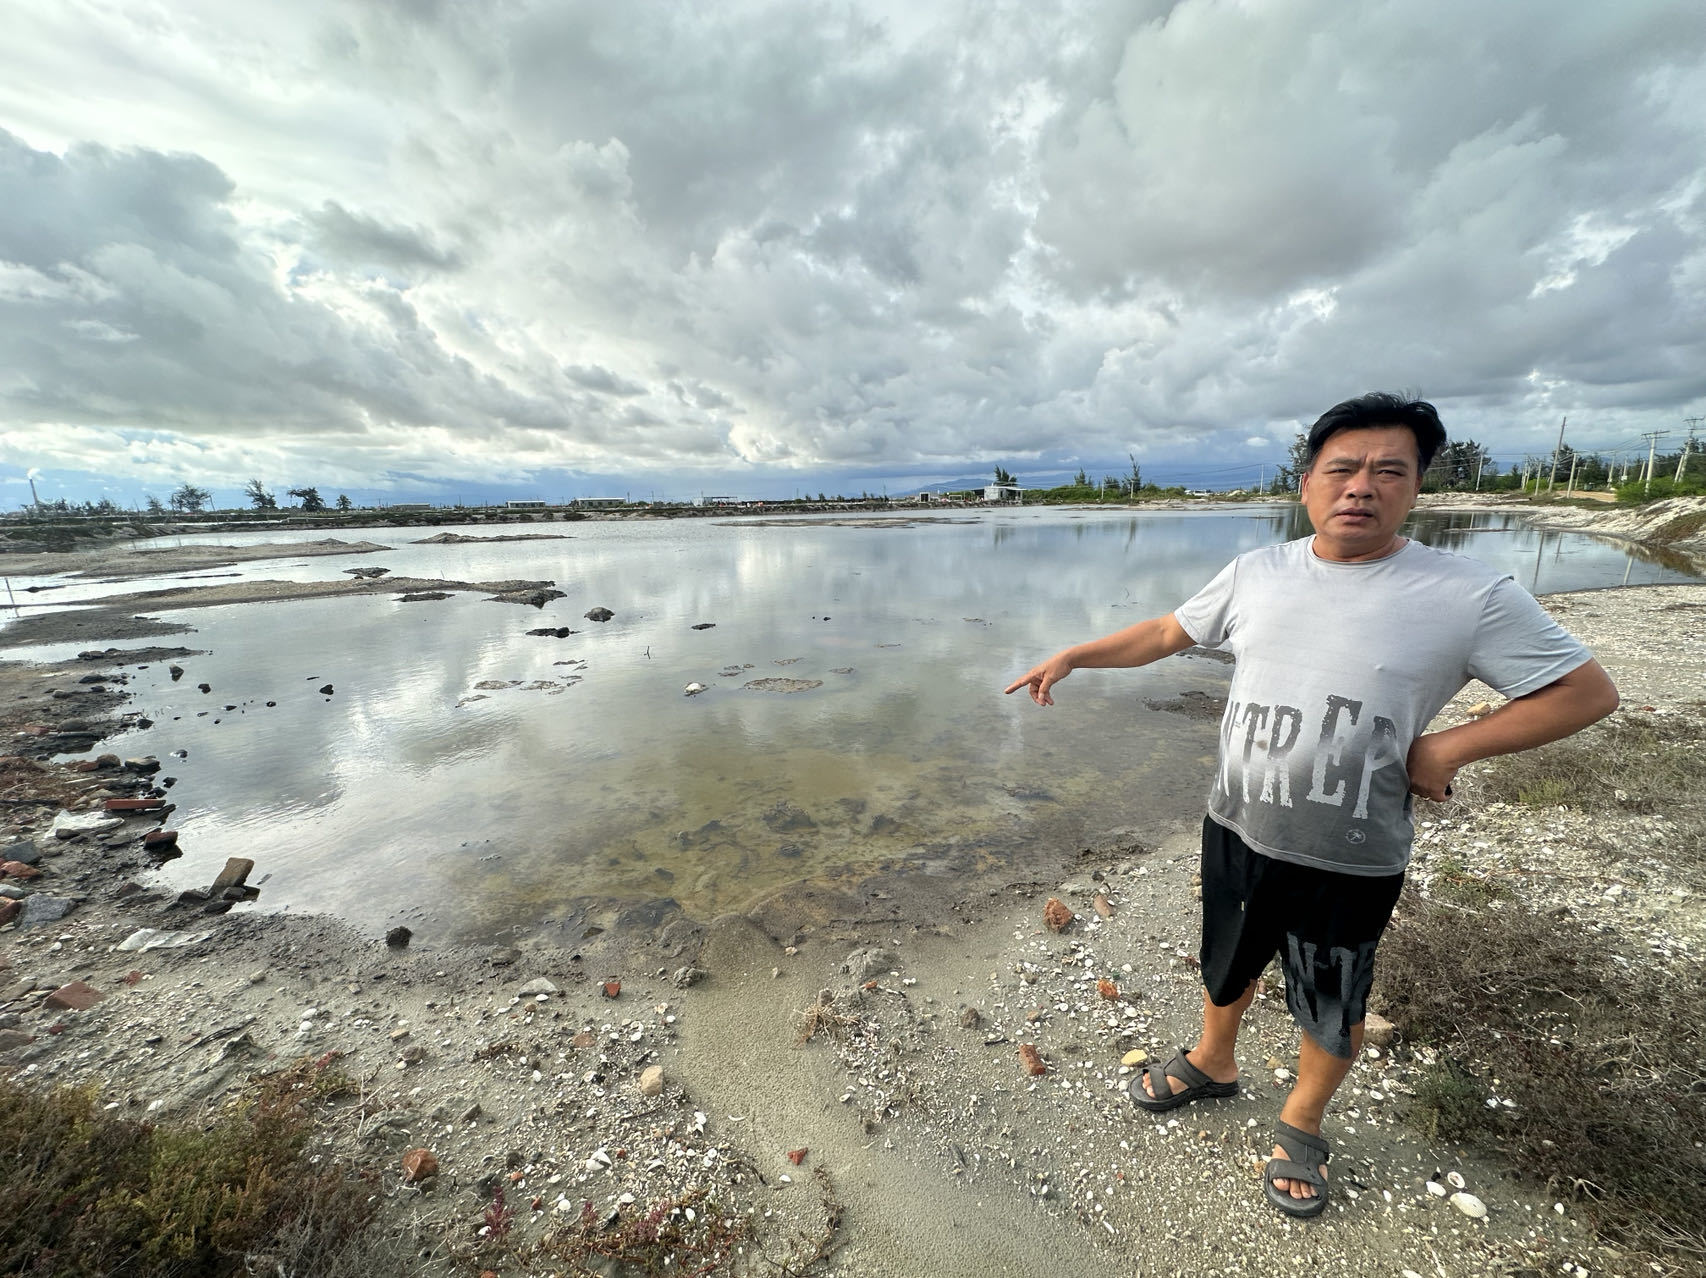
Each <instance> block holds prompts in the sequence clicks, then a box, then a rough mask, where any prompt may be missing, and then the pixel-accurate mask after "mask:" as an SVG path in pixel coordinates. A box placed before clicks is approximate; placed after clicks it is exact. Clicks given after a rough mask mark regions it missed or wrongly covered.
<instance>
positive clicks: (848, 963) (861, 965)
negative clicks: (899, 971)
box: [841, 945, 900, 984]
mask: <svg viewBox="0 0 1706 1278" xmlns="http://www.w3.org/2000/svg"><path fill="white" fill-rule="evenodd" d="M899 962H900V959H899V956H898V955H895V954H891V953H890V952H889V951H888V950H885V949H881V948H879V947H878V946H875V945H872V946H869V947H867V948H865V949H859V950H854V951H853V952H852V953H851V954H849V955H848V956H847V957H846V958H844V959H842V960H841V970H842V971H843V972H845V973H846V974H847V975H848V976H851V977H852V978H853V979H854V980H855V981H857V982H859V983H861V984H862V983H864V982H865V981H868V980H870V979H871V978H872V977H873V976H887V975H888V974H889V972H890V971H891V970H893V969H894V968H895V967H897V966H898V965H899Z"/></svg>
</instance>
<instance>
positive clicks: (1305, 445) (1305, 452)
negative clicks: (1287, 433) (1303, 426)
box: [1274, 431, 1309, 493]
mask: <svg viewBox="0 0 1706 1278" xmlns="http://www.w3.org/2000/svg"><path fill="white" fill-rule="evenodd" d="M1289 461H1290V464H1289V465H1286V466H1281V467H1280V468H1279V469H1278V470H1277V471H1276V472H1275V473H1274V491H1275V492H1282V493H1294V492H1296V491H1298V489H1299V487H1301V481H1302V479H1303V472H1304V471H1306V470H1308V469H1309V436H1308V435H1307V434H1305V433H1304V432H1303V431H1298V432H1297V438H1296V439H1294V440H1292V441H1291V455H1290V458H1289Z"/></svg>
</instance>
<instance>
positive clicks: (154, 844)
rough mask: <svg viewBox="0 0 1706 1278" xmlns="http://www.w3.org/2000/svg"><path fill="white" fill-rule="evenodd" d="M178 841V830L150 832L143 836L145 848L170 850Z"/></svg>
mask: <svg viewBox="0 0 1706 1278" xmlns="http://www.w3.org/2000/svg"><path fill="white" fill-rule="evenodd" d="M177 841H178V832H177V831H176V830H150V831H148V833H147V834H145V835H143V836H142V846H143V847H145V848H169V847H171V846H172V845H173V844H174V843H176V842H177Z"/></svg>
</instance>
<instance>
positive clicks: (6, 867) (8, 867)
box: [0, 861, 41, 879]
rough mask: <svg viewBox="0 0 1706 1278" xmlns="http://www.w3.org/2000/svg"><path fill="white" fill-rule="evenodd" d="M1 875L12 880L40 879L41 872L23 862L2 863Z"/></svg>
mask: <svg viewBox="0 0 1706 1278" xmlns="http://www.w3.org/2000/svg"><path fill="white" fill-rule="evenodd" d="M0 874H4V875H6V877H7V878H12V879H39V878H40V877H41V871H40V870H38V869H36V867H35V866H33V865H25V864H24V863H23V862H22V861H0Z"/></svg>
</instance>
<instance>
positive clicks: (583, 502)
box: [570, 497, 628, 510]
mask: <svg viewBox="0 0 1706 1278" xmlns="http://www.w3.org/2000/svg"><path fill="white" fill-rule="evenodd" d="M570 504H571V505H573V506H574V508H575V509H576V510H615V509H616V508H617V507H618V506H626V505H627V504H628V499H627V498H626V497H576V498H575V499H574V501H573V502H572V503H570Z"/></svg>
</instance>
